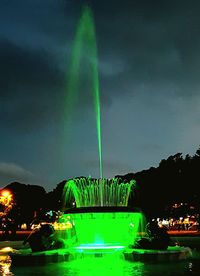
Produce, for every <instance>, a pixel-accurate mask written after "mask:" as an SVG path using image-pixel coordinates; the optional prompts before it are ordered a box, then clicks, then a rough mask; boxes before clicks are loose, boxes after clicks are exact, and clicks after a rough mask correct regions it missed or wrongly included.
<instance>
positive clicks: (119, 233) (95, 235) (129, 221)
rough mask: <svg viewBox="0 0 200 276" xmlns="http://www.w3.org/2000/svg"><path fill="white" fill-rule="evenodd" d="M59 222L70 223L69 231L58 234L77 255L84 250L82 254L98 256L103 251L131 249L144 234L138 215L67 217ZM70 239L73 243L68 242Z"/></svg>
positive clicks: (69, 215) (75, 214)
mask: <svg viewBox="0 0 200 276" xmlns="http://www.w3.org/2000/svg"><path fill="white" fill-rule="evenodd" d="M63 218H65V219H66V221H67V220H70V221H71V222H72V225H73V229H71V230H67V231H60V235H61V236H62V238H64V239H65V240H66V241H67V243H68V244H69V245H70V246H72V247H74V248H77V249H79V251H80V249H82V250H84V248H85V250H84V251H87V250H92V249H96V250H98V252H99V251H101V250H104V251H105V250H106V248H107V250H109V251H110V250H111V249H112V251H115V250H116V249H123V248H124V247H128V246H129V245H133V244H134V243H135V241H136V239H137V238H139V237H141V236H143V234H144V229H143V220H144V217H143V214H142V213H136V212H117V211H115V212H90V213H68V214H65V215H63ZM63 218H62V219H63ZM72 232H73V234H71V233H72ZM65 235H66V236H65ZM70 237H71V238H73V241H70Z"/></svg>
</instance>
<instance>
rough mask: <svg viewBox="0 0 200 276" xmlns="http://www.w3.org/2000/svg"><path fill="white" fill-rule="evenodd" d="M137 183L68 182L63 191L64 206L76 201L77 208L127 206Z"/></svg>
mask: <svg viewBox="0 0 200 276" xmlns="http://www.w3.org/2000/svg"><path fill="white" fill-rule="evenodd" d="M134 187H136V182H135V181H134V180H132V181H131V182H130V183H120V182H119V179H117V178H113V179H110V180H108V179H91V178H79V179H73V180H69V181H67V182H66V184H65V186H64V190H63V205H64V206H66V202H67V201H68V200H70V199H71V200H73V201H74V200H75V202H76V207H77V208H79V207H89V206H127V205H128V199H129V195H130V193H131V191H132V188H134Z"/></svg>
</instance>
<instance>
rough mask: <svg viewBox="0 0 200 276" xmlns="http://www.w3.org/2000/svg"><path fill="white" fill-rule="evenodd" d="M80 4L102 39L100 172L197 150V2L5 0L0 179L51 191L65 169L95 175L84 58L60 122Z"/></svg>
mask: <svg viewBox="0 0 200 276" xmlns="http://www.w3.org/2000/svg"><path fill="white" fill-rule="evenodd" d="M85 2H86V3H87V4H88V5H89V6H90V7H91V9H92V11H93V14H94V21H95V28H96V36H97V45H98V58H99V60H98V65H99V78H100V93H101V111H102V113H101V117H102V122H101V124H102V148H103V171H104V176H105V177H108V178H111V177H113V176H115V175H116V174H125V173H129V172H137V171H141V170H143V169H148V168H150V167H151V166H155V167H156V166H158V165H159V162H160V161H161V160H162V159H165V158H167V157H168V156H170V155H174V154H176V153H177V152H181V153H183V156H185V154H190V155H193V154H194V153H195V151H196V150H197V149H198V148H199V145H200V1H199V0H196V1H195V0H193V1H189V0H180V1H179V0H157V1H156V0H155V1H153V0H152V1H151V0H138V1H136V0H130V1H128V0H121V1H118V0H107V1H104V0H101V1H100V0H96V1H95V0H94V1H79V0H69V1H68V0H17V1H16V0H1V1H0V70H1V72H0V135H1V139H0V187H4V186H6V185H7V184H9V183H11V182H13V181H19V182H22V183H26V184H38V185H41V186H43V187H44V188H45V189H46V190H47V191H50V190H52V189H53V188H55V187H56V185H57V184H58V183H59V182H61V181H62V180H64V179H67V178H70V177H74V176H81V175H85V176H89V175H91V176H93V177H98V176H99V169H98V150H97V138H96V129H95V114H94V105H93V98H92V95H91V94H90V93H89V92H88V90H87V89H86V87H87V85H85V82H86V81H84V76H85V75H87V72H86V70H84V68H86V69H87V66H85V67H84V66H82V68H83V69H82V71H81V76H80V79H82V80H83V85H80V87H79V94H78V99H77V102H76V105H75V106H74V107H73V110H74V112H73V114H70V115H71V116H70V120H71V124H70V127H66V125H65V122H67V121H68V118H66V117H67V116H68V115H67V113H66V111H65V106H64V105H65V104H64V103H65V99H66V98H67V97H66V95H67V93H68V91H67V76H68V70H69V69H68V68H69V63H70V56H71V51H72V45H73V38H74V35H75V30H76V26H77V22H78V20H79V18H80V15H81V11H82V8H83V4H84V3H85ZM87 54H88V53H87ZM87 54H85V55H84V53H83V56H84V59H86V60H87V58H89V57H88V56H87Z"/></svg>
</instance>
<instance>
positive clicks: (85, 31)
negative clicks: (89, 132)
mask: <svg viewBox="0 0 200 276" xmlns="http://www.w3.org/2000/svg"><path fill="white" fill-rule="evenodd" d="M85 44H86V45H87V48H88V50H89V55H90V56H89V58H88V63H89V64H88V65H89V67H90V75H91V76H90V86H91V90H92V94H93V95H92V96H93V98H94V106H95V114H96V116H95V117H96V131H97V138H98V156H99V176H100V178H102V177H103V169H102V147H101V112H100V94H99V74H98V62H97V60H98V59H97V45H96V36H95V27H94V20H93V16H92V12H91V10H90V9H89V7H87V6H86V7H85V8H84V9H83V13H82V16H81V18H80V20H79V23H78V26H77V30H76V35H75V39H74V46H73V51H72V56H71V65H70V70H69V74H68V85H67V92H68V94H67V99H66V112H67V114H68V115H69V114H71V113H72V111H73V109H74V107H75V103H76V98H77V95H78V90H79V77H80V62H81V58H82V54H83V53H82V50H83V48H84V45H85Z"/></svg>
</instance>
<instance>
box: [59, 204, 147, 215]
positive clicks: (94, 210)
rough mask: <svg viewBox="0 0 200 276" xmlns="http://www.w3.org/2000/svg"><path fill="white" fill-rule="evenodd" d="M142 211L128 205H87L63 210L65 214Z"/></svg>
mask: <svg viewBox="0 0 200 276" xmlns="http://www.w3.org/2000/svg"><path fill="white" fill-rule="evenodd" d="M112 212H115V213H121V212H123V213H142V211H141V209H140V208H138V207H129V206H89V207H78V208H76V207H74V208H70V209H67V210H65V212H64V213H65V214H79V213H112Z"/></svg>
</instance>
